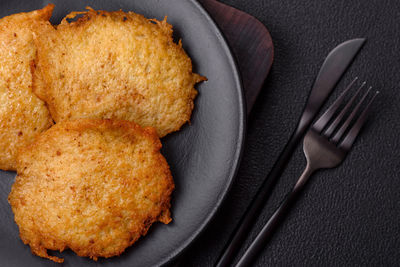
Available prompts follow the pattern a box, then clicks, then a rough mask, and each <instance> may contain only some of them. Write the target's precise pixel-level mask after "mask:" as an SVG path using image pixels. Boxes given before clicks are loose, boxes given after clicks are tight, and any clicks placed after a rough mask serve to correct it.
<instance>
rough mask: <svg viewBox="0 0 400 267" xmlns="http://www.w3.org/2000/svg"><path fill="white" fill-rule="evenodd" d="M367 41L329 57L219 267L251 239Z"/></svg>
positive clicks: (356, 42) (341, 47)
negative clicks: (279, 184) (320, 113)
mask: <svg viewBox="0 0 400 267" xmlns="http://www.w3.org/2000/svg"><path fill="white" fill-rule="evenodd" d="M365 41H366V39H364V38H357V39H352V40H348V41H346V42H344V43H341V44H339V45H338V46H336V47H335V48H334V49H333V50H332V51H331V52H330V53H329V54H328V56H327V57H326V59H325V61H324V63H323V64H322V67H321V69H320V71H319V73H318V75H317V78H316V79H315V81H314V85H313V87H312V89H311V93H310V96H309V97H308V100H307V104H306V106H305V108H304V111H303V113H302V116H301V118H300V120H299V122H298V125H297V128H296V130H295V131H294V133H293V134H292V136H291V137H290V139H289V141H288V143H287V144H286V146H285V148H284V149H283V151H282V152H281V154H280V155H279V157H278V160H277V161H276V162H275V164H274V166H273V167H272V170H271V171H270V173H269V174H268V176H267V177H266V178H265V179H264V181H263V183H262V185H261V187H260V188H259V190H258V191H257V193H256V195H255V197H254V198H253V199H252V201H251V202H250V205H249V206H248V208H247V210H246V212H245V213H244V215H243V216H242V218H241V220H240V221H239V224H238V225H237V227H236V229H235V231H234V232H233V234H232V236H231V238H230V240H229V242H228V244H227V246H226V247H225V249H224V250H223V252H222V254H221V256H220V258H219V259H218V261H217V263H216V266H217V267H225V266H230V264H231V262H232V261H233V259H234V257H235V255H236V253H237V251H238V250H239V248H240V247H241V245H242V243H243V241H244V239H245V238H246V237H247V234H248V232H249V230H250V227H251V226H252V225H253V223H254V222H255V220H256V219H257V217H258V215H259V213H260V211H261V209H262V208H263V207H264V204H265V202H266V201H267V200H268V197H269V195H270V193H271V191H272V189H273V187H274V185H275V184H276V182H277V180H278V179H279V177H280V176H281V174H282V172H283V170H284V168H285V166H286V165H287V163H288V161H289V159H290V157H291V155H292V154H293V151H294V149H295V148H296V147H297V145H298V144H299V142H300V140H301V138H302V137H303V136H304V134H305V132H306V131H307V129H308V128H309V127H310V124H311V123H312V121H313V120H314V118H315V116H316V115H317V113H318V111H319V110H320V108H321V107H322V105H323V104H324V103H325V101H326V99H327V98H328V96H329V95H330V93H331V92H332V90H333V88H335V86H336V84H337V83H338V82H339V80H340V78H341V77H342V76H343V74H344V73H345V71H346V69H347V68H348V67H349V66H350V64H351V63H352V61H353V60H354V58H355V57H356V55H357V54H358V52H359V51H360V49H361V47H362V46H363V44H364V43H365Z"/></svg>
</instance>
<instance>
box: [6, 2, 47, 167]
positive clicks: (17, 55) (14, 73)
mask: <svg viewBox="0 0 400 267" xmlns="http://www.w3.org/2000/svg"><path fill="white" fill-rule="evenodd" d="M53 7H54V6H53V5H48V6H46V7H45V8H43V9H40V10H35V11H32V12H28V13H19V14H14V15H11V16H7V17H4V18H2V19H0V169H3V170H15V169H16V156H17V151H18V149H19V148H20V147H22V146H24V145H27V144H29V143H30V142H31V141H32V140H33V139H34V138H35V137H36V136H37V135H38V134H40V133H41V132H42V131H44V130H46V129H48V128H49V127H50V126H51V125H52V123H53V121H52V119H51V117H50V113H49V111H48V109H47V107H46V105H45V103H44V102H43V101H42V100H40V99H39V98H38V97H37V96H36V95H35V94H33V92H32V73H31V64H32V62H33V60H34V59H35V57H36V47H35V44H34V41H33V36H34V34H35V33H36V32H37V30H38V29H41V30H44V29H46V28H47V29H52V26H51V25H50V23H49V22H48V20H49V18H50V17H51V14H52V11H53ZM36 37H37V38H38V39H39V38H40V37H39V36H36Z"/></svg>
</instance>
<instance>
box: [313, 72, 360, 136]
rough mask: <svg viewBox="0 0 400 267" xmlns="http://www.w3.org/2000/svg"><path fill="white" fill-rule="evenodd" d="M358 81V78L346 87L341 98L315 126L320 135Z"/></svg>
mask: <svg viewBox="0 0 400 267" xmlns="http://www.w3.org/2000/svg"><path fill="white" fill-rule="evenodd" d="M357 80H358V77H356V78H354V80H353V81H352V82H351V83H350V84H349V85H348V86H347V87H346V89H345V90H344V91H343V93H342V94H341V95H340V96H339V98H338V99H337V100H336V101H335V102H334V103H333V104H332V105H331V106H330V107H329V109H328V110H327V111H326V112H325V113H324V115H322V116H321V117H320V118H319V119H318V120H317V121H316V122H315V123H314V125H313V129H314V130H315V131H317V132H318V133H320V132H322V130H323V129H324V128H325V126H326V125H327V124H328V122H329V121H330V120H331V119H332V117H333V115H334V114H335V112H336V111H337V109H338V108H339V106H340V104H342V102H343V99H344V96H345V95H346V93H347V92H348V91H349V90H350V88H351V87H352V86H353V84H354V83H355V82H356V81H357Z"/></svg>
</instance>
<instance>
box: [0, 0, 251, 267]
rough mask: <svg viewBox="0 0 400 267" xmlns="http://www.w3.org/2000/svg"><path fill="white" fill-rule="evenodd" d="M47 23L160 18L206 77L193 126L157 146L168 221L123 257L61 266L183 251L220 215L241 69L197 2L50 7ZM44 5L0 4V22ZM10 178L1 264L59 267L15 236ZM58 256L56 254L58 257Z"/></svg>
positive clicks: (1, 206)
mask: <svg viewBox="0 0 400 267" xmlns="http://www.w3.org/2000/svg"><path fill="white" fill-rule="evenodd" d="M52 2H53V3H54V4H55V5H56V8H55V10H54V14H53V18H52V22H53V23H58V22H59V21H60V20H61V18H62V17H63V16H65V15H66V14H67V13H68V12H70V11H74V10H83V9H84V8H85V6H87V5H89V6H91V7H93V8H95V9H104V10H118V9H122V10H124V11H130V10H131V11H135V12H138V13H141V14H144V15H145V16H147V17H149V18H157V19H162V18H164V16H166V15H168V22H170V23H172V25H173V26H174V29H175V38H176V39H179V38H182V40H183V44H184V48H185V50H186V51H187V53H188V54H189V55H190V56H191V57H192V59H193V63H194V70H195V71H196V72H198V73H200V74H202V75H205V76H207V77H208V82H204V83H202V84H201V85H199V86H198V87H197V88H198V91H199V92H200V94H199V96H198V98H197V99H196V102H195V111H194V113H193V117H192V121H191V125H186V126H185V127H184V128H183V129H182V130H181V131H180V132H177V133H174V134H171V135H170V136H167V137H166V138H164V139H163V140H162V142H163V145H164V147H163V154H164V155H165V157H166V158H167V160H168V162H169V164H170V166H171V170H172V174H173V176H174V180H175V183H176V190H175V191H174V193H173V200H172V215H173V222H172V223H171V224H169V225H163V224H161V223H156V224H154V225H153V226H152V227H151V228H150V231H149V233H148V235H147V236H146V237H143V238H141V239H140V240H139V241H138V242H137V243H136V244H135V245H133V246H132V247H130V248H128V249H127V250H126V251H125V253H123V254H122V255H121V256H120V257H114V258H111V259H101V260H99V261H98V262H94V261H92V260H89V259H87V258H81V257H78V256H76V255H75V254H74V253H73V252H71V251H69V250H67V251H65V252H63V253H62V254H61V255H62V257H64V258H65V263H64V265H63V266H86V265H87V266H98V265H104V266H157V265H162V264H165V263H167V262H168V261H170V260H171V259H172V258H174V257H175V256H177V255H178V254H179V253H180V252H182V251H183V250H184V249H185V248H186V247H187V246H188V245H189V244H190V243H191V242H192V241H193V240H194V239H195V238H196V237H197V236H198V235H199V233H200V232H201V231H202V230H203V229H204V228H205V226H206V225H207V223H208V222H209V221H210V219H211V218H212V216H213V215H214V214H215V212H216V211H217V209H218V207H219V206H220V204H221V201H222V199H223V198H224V196H225V194H226V193H227V191H228V189H229V187H230V185H231V183H232V180H233V178H234V176H235V173H236V170H237V167H238V164H239V161H240V155H241V152H242V148H243V141H244V131H245V107H244V99H243V95H242V89H241V83H240V79H239V76H238V71H237V68H236V65H235V62H234V60H233V58H232V55H231V53H230V51H229V48H228V46H227V44H226V42H225V41H224V39H223V37H222V35H221V33H220V31H219V30H218V29H217V27H216V26H215V24H214V22H213V21H212V20H211V19H210V17H209V16H208V14H207V13H206V12H205V11H204V10H203V8H202V7H201V6H200V5H199V4H198V3H197V2H196V1H194V0H146V1H143V0H125V1H123V0H117V1H105V0H104V1H82V0H69V1H61V0H57V1H52ZM47 3H48V1H37V0H19V1H0V16H1V17H3V16H6V15H9V14H12V13H15V12H22V11H30V10H34V9H39V8H42V7H43V6H45V5H46V4H47ZM14 177H15V173H12V172H1V171H0V265H1V266H30V267H33V266H57V264H55V263H53V262H51V261H49V260H46V259H42V258H39V257H37V256H33V255H32V254H31V252H30V249H29V247H28V246H25V245H24V244H23V243H22V241H21V240H20V239H19V237H18V228H17V225H16V224H15V223H14V218H13V214H12V212H11V209H10V206H9V204H8V202H7V196H8V193H9V192H10V188H11V185H12V183H13V181H14ZM55 254H57V255H59V253H55Z"/></svg>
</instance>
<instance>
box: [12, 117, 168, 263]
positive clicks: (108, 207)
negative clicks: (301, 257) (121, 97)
mask: <svg viewBox="0 0 400 267" xmlns="http://www.w3.org/2000/svg"><path fill="white" fill-rule="evenodd" d="M160 148H161V142H160V140H159V139H158V136H157V133H156V132H155V130H154V129H153V128H150V127H149V128H144V129H143V128H141V127H140V126H139V125H137V124H135V123H133V122H128V121H111V120H88V119H81V120H76V121H65V122H60V123H57V124H56V125H55V126H53V127H52V128H50V129H49V130H48V131H46V132H44V133H42V134H41V135H40V136H39V137H38V138H37V139H36V140H35V141H34V142H33V143H32V144H30V145H29V146H27V147H26V148H24V149H23V150H21V153H20V155H19V157H18V161H17V172H18V175H17V178H16V181H15V183H14V185H13V187H12V190H11V193H10V195H9V202H10V204H11V206H12V210H13V212H14V215H15V221H16V223H17V224H18V226H19V230H20V236H21V239H22V241H23V242H24V243H25V244H29V245H30V247H31V250H32V252H33V253H34V254H36V255H38V256H41V257H44V258H49V259H52V260H53V261H56V262H62V261H63V260H62V259H60V258H57V257H52V256H49V255H48V254H47V249H51V250H60V251H63V250H64V249H67V248H70V249H72V250H73V251H75V252H76V253H77V254H78V255H79V256H86V257H90V258H92V259H95V260H96V259H97V257H112V256H116V255H119V254H121V253H122V252H123V251H124V250H125V249H126V248H127V247H129V246H130V245H132V244H133V243H135V242H136V240H138V238H139V237H140V236H142V235H145V234H146V232H147V230H148V229H149V227H150V226H151V224H152V223H153V222H156V221H160V222H163V223H165V224H168V223H169V222H170V221H171V217H170V211H169V207H170V195H171V192H172V190H173V188H174V183H173V180H172V176H171V173H170V170H169V166H168V164H167V162H166V160H165V158H164V157H163V156H162V155H161V153H160V151H159V150H160Z"/></svg>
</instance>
